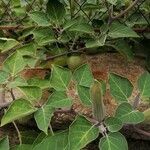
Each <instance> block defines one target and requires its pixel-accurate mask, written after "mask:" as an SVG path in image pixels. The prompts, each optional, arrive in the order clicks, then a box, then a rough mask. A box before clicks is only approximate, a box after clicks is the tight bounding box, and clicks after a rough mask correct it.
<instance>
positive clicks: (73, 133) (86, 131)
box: [69, 116, 99, 150]
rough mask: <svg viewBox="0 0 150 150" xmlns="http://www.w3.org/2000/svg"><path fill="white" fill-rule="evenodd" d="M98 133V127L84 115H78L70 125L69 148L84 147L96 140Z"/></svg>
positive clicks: (76, 149)
mask: <svg viewBox="0 0 150 150" xmlns="http://www.w3.org/2000/svg"><path fill="white" fill-rule="evenodd" d="M98 135H99V131H98V128H96V127H95V126H92V125H91V123H90V122H89V121H87V120H86V119H85V118H84V117H82V116H78V117H77V118H76V120H75V121H74V122H73V123H72V125H71V126H70V127H69V149H70V150H79V149H82V148H84V147H85V146H86V145H87V144H88V143H90V142H91V141H93V140H95V139H96V138H97V137H98Z"/></svg>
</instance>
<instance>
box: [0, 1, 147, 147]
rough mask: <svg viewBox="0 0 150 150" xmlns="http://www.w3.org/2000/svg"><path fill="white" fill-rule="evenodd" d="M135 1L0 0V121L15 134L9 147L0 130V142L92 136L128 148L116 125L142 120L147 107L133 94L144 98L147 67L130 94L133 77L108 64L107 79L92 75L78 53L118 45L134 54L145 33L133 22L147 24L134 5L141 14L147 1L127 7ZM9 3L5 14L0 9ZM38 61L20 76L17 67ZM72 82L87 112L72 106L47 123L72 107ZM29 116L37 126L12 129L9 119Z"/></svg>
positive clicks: (42, 142)
mask: <svg viewBox="0 0 150 150" xmlns="http://www.w3.org/2000/svg"><path fill="white" fill-rule="evenodd" d="M138 2H139V0H135V1H132V0H131V1H129V0H123V1H120V0H104V1H101V0H87V1H84V0H37V1H34V2H33V3H31V2H30V1H26V0H10V1H9V2H8V3H7V1H5V0H2V1H0V15H1V16H2V20H1V22H0V52H1V54H2V56H3V57H4V62H3V64H2V67H1V70H0V85H1V87H0V90H1V93H2V96H1V98H2V99H3V103H2V104H1V105H0V110H1V112H2V113H1V116H2V117H1V124H0V126H1V127H4V126H5V125H7V124H9V123H12V124H13V125H14V127H15V129H16V131H17V133H18V139H19V142H20V144H19V145H15V146H13V147H12V146H11V144H9V137H8V136H5V137H3V138H1V140H0V150H42V149H43V150H52V149H55V150H81V149H83V148H85V147H86V146H87V145H88V144H89V143H91V142H92V141H94V140H96V141H98V143H99V144H97V147H98V148H99V149H101V150H120V149H122V150H127V149H128V144H127V141H126V138H125V136H124V135H123V134H122V133H121V132H120V130H121V129H122V128H123V127H124V126H125V125H133V126H135V125H136V124H139V123H146V124H150V111H149V109H148V110H146V111H145V112H140V111H139V110H138V105H139V103H140V102H141V101H142V102H146V103H149V102H150V101H149V98H150V91H149V90H150V74H149V73H148V72H145V73H143V74H142V75H141V76H140V77H139V79H138V81H137V88H138V90H139V94H138V95H137V96H136V97H135V100H134V98H131V95H132V92H133V85H132V83H131V82H130V81H129V80H128V79H126V78H124V77H122V76H120V75H118V74H115V73H113V72H110V73H109V77H108V81H101V80H100V81H99V80H96V79H94V76H93V74H92V72H91V70H90V67H89V65H88V63H86V61H85V59H86V54H89V53H90V54H91V53H92V54H93V53H98V52H108V51H111V52H119V53H120V54H122V55H123V56H125V57H126V58H127V60H128V61H130V60H132V59H133V57H134V56H136V52H135V51H134V47H135V45H136V46H137V45H138V44H139V42H140V41H141V40H143V36H144V37H149V35H148V34H147V33H145V34H144V33H143V36H141V35H140V34H139V33H138V32H137V27H138V28H139V27H141V26H142V27H144V30H146V29H147V26H148V23H147V21H145V20H144V19H143V17H142V19H141V16H143V14H140V13H139V12H140V11H144V15H145V16H148V15H149V10H150V9H149V7H148V4H149V1H146V2H144V5H142V7H139V6H138V8H139V10H140V11H136V12H137V13H134V14H132V8H134V6H135V5H136V4H137V3H138ZM32 5H33V6H34V7H33V8H32ZM6 6H7V11H5V9H6ZM31 8H32V9H31ZM9 10H11V12H10V14H9V15H6V16H5V13H6V14H7V12H8V11H9ZM119 10H123V11H119ZM131 14H132V15H131ZM11 15H12V16H11ZM130 15H131V16H132V17H131V18H130V17H129V16H130ZM12 18H14V20H15V22H13V23H12V24H11V23H10V20H9V19H11V21H13V19H12ZM128 18H129V19H128ZM124 22H125V23H124ZM18 23H20V24H19V25H18ZM147 43H148V44H149V42H147ZM139 45H141V44H139ZM108 48H109V50H108ZM142 50H143V48H142ZM145 52H146V51H145ZM148 54H149V53H147V55H146V57H147V56H148ZM148 58H150V57H149V56H148ZM147 62H149V60H147ZM38 69H39V70H43V71H45V72H46V73H47V74H46V73H45V74H44V75H43V74H42V75H41V77H40V78H38V77H32V78H30V79H28V78H25V77H24V76H23V72H24V71H31V70H32V71H33V72H34V71H35V72H36V70H38ZM35 72H34V75H35V76H36V73H35ZM72 84H73V85H74V86H75V88H76V89H75V90H76V93H77V95H78V97H79V99H80V101H81V104H82V105H83V106H85V107H87V108H89V109H90V110H91V111H92V113H91V115H89V116H88V115H83V114H82V113H81V112H74V114H75V118H74V120H73V121H72V123H71V124H70V125H69V127H68V128H67V127H66V130H59V131H55V130H54V129H53V126H52V125H51V124H52V117H55V113H56V112H64V111H70V112H72V111H73V105H74V103H75V100H73V97H71V95H70V94H68V93H69V90H70V86H71V85H72ZM106 90H107V91H109V92H110V94H111V96H112V97H113V99H114V101H115V103H116V107H117V108H116V110H114V114H113V115H112V116H108V114H107V109H108V108H107V106H106V104H105V101H104V95H105V92H106ZM5 93H9V94H10V95H11V98H12V100H10V101H5ZM16 93H17V94H16ZM18 93H19V94H18ZM45 93H46V95H48V96H47V97H46V96H45ZM76 93H75V94H76ZM69 95H70V96H69ZM45 97H46V98H45ZM132 97H133V96H132ZM60 116H61V115H60ZM30 119H31V120H34V123H33V124H34V127H35V126H36V127H35V128H36V129H37V128H38V129H39V130H38V132H36V133H34V131H30V132H20V131H19V129H18V126H17V125H18V124H19V123H20V122H22V121H23V122H26V121H27V120H30ZM25 120H26V121H25ZM53 130H54V131H53ZM39 131H40V132H41V133H39Z"/></svg>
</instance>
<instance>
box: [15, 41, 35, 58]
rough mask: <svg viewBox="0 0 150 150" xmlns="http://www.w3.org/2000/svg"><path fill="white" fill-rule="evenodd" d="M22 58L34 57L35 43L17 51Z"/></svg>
mask: <svg viewBox="0 0 150 150" xmlns="http://www.w3.org/2000/svg"><path fill="white" fill-rule="evenodd" d="M17 50H18V51H19V53H20V54H21V55H22V56H36V50H37V46H36V45H35V43H29V44H26V45H24V46H22V47H20V48H18V49H17Z"/></svg>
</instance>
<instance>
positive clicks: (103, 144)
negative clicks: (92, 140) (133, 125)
mask: <svg viewBox="0 0 150 150" xmlns="http://www.w3.org/2000/svg"><path fill="white" fill-rule="evenodd" d="M99 148H100V149H101V150H120V148H121V150H128V144H127V141H126V139H125V137H124V136H123V135H122V134H121V133H119V132H116V133H109V134H108V135H106V136H105V137H103V138H101V140H100V143H99Z"/></svg>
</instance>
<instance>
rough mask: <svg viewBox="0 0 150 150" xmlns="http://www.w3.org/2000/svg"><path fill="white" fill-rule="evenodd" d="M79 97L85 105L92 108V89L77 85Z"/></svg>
mask: <svg viewBox="0 0 150 150" xmlns="http://www.w3.org/2000/svg"><path fill="white" fill-rule="evenodd" d="M77 90H78V95H79V98H80V100H81V102H82V103H83V104H84V105H87V106H91V105H92V102H91V99H90V92H89V91H90V89H89V88H88V87H84V86H81V85H77Z"/></svg>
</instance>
